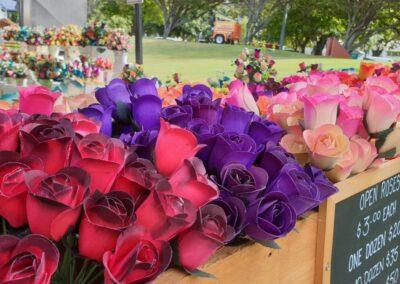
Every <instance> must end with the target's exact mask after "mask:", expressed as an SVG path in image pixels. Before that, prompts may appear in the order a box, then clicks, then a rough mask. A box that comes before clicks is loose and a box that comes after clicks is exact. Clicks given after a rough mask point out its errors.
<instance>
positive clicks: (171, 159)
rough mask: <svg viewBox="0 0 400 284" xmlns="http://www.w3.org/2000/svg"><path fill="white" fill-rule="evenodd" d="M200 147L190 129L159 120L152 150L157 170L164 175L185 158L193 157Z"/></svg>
mask: <svg viewBox="0 0 400 284" xmlns="http://www.w3.org/2000/svg"><path fill="white" fill-rule="evenodd" d="M171 145H179V147H171ZM202 147H203V146H202V145H198V143H197V139H196V136H194V134H193V133H191V132H190V131H188V130H185V129H182V128H179V127H176V126H173V125H170V124H168V123H167V122H165V121H163V120H161V130H160V134H159V135H158V138H157V142H156V147H155V150H154V156H155V164H156V167H157V170H158V171H159V172H160V173H161V174H162V175H164V176H167V177H169V176H171V175H172V174H173V173H174V172H175V171H176V170H177V169H178V168H179V167H180V166H181V165H182V163H183V161H184V160H185V159H189V158H192V157H194V156H195V155H196V154H197V152H198V151H199V150H200V149H201V148H202Z"/></svg>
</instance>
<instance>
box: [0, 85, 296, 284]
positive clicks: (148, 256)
mask: <svg viewBox="0 0 400 284" xmlns="http://www.w3.org/2000/svg"><path fill="white" fill-rule="evenodd" d="M59 95H60V94H54V93H51V92H50V91H49V90H48V89H46V88H44V87H29V88H27V89H22V90H21V104H20V111H21V112H20V113H18V112H15V111H10V112H6V111H1V112H0V181H1V183H0V216H1V217H2V218H4V219H5V220H7V222H8V224H9V225H10V226H11V227H13V228H22V229H23V228H24V227H25V226H26V225H27V228H28V229H29V233H30V234H28V235H26V234H23V235H26V236H25V237H23V238H21V239H18V238H17V237H13V236H11V235H5V236H1V237H0V282H1V283H11V282H15V281H24V283H25V282H26V283H31V282H32V283H50V281H51V278H52V276H53V274H54V273H55V272H56V270H57V266H58V263H59V259H60V257H65V255H67V254H68V253H67V251H68V250H69V249H70V248H69V247H64V244H65V242H64V241H63V242H61V240H62V239H63V238H64V237H67V236H73V237H76V238H77V246H76V247H74V248H73V249H74V251H75V250H76V249H77V251H78V252H79V255H80V256H83V257H85V258H87V259H91V260H94V261H99V262H102V263H103V266H104V280H105V283H125V282H126V283H144V282H149V281H151V280H153V279H154V278H156V277H157V275H159V274H160V273H161V272H163V271H164V270H165V269H167V267H168V266H169V265H170V262H171V259H172V253H173V251H172V248H171V246H170V244H169V242H170V241H171V240H174V241H175V243H176V248H175V249H174V253H175V254H176V258H177V259H178V260H179V263H180V264H181V265H182V266H183V267H184V268H185V269H187V270H188V271H192V270H194V269H195V268H196V267H198V266H199V265H201V264H203V263H204V262H205V261H207V259H208V258H209V257H210V256H211V255H212V254H213V253H214V252H215V251H216V250H217V249H218V248H219V247H220V246H222V245H224V244H225V243H227V242H229V241H230V240H232V238H233V237H234V235H235V231H234V228H233V227H232V226H231V225H230V223H231V221H232V217H233V216H227V215H226V213H225V211H224V209H223V207H222V206H225V204H222V205H221V206H220V205H218V202H216V203H215V204H210V202H211V201H213V200H216V199H217V198H218V196H219V190H218V187H217V186H216V185H215V184H214V183H212V182H211V180H209V179H208V178H207V174H206V170H205V168H204V166H203V163H202V162H201V160H199V159H198V158H196V157H195V155H196V154H197V153H198V152H199V151H200V150H201V149H202V148H203V145H199V144H198V140H197V138H196V136H195V135H194V134H193V133H192V132H190V131H188V130H185V129H182V128H179V127H177V126H172V125H170V124H169V123H167V122H164V121H163V120H161V122H160V119H159V118H158V122H157V124H158V125H159V126H160V130H159V133H158V136H157V138H156V141H155V146H154V150H153V153H152V156H153V158H154V163H153V162H151V161H150V160H147V159H144V158H141V157H139V156H138V155H137V154H136V153H135V148H134V147H126V146H125V145H124V144H123V142H122V141H121V140H119V139H115V138H110V137H106V136H104V135H102V134H99V133H98V132H99V129H100V125H99V122H98V121H95V120H91V119H89V118H87V117H85V116H84V115H82V114H79V113H70V114H66V115H62V114H51V115H50V116H49V113H50V112H51V111H52V107H53V105H54V102H55V100H56V98H57V97H58V96H59ZM149 111H151V110H149ZM33 113H35V114H33ZM171 145H176V146H177V147H173V148H171ZM263 178H264V179H265V177H263ZM272 196H273V195H272ZM279 198H280V199H279V200H277V201H275V200H274V201H273V202H275V203H277V204H276V205H272V204H267V206H266V207H268V208H270V207H275V208H276V209H275V210H278V211H279V210H281V209H280V206H286V207H287V208H286V207H285V208H283V209H282V210H285V212H286V213H285V214H292V215H293V214H294V212H293V209H291V207H290V205H289V204H286V203H285V202H286V197H283V196H281V195H279ZM281 199H282V200H281ZM280 203H282V205H279V204H280ZM264 206H265V205H264ZM265 210H267V209H265ZM269 210H270V211H271V210H273V209H272V208H271V209H269ZM264 214H267V213H264ZM277 214H278V213H277ZM292 215H291V216H288V218H289V217H290V222H294V221H293V216H292ZM279 225H281V224H279ZM288 225H290V226H292V224H291V223H290V224H288ZM288 225H286V224H285V225H284V226H285V228H286V226H288ZM274 226H275V225H274ZM282 229H284V228H282ZM20 231H21V230H20ZM24 232H26V230H24ZM55 243H57V246H58V248H59V249H58V248H57V247H56V244H55ZM62 254H64V256H62ZM69 254H71V253H69ZM60 255H61V256H60ZM64 262H65V260H63V263H64ZM67 263H68V260H67ZM60 265H61V264H60ZM75 271H76V272H75V274H74V272H73V270H72V272H71V273H72V275H69V271H68V276H67V275H64V274H62V273H63V272H64V270H61V271H57V274H59V273H61V274H62V276H58V277H61V279H63V280H64V281H67V279H70V281H73V280H74V279H75V278H74V277H81V275H80V274H81V273H78V272H79V269H77V270H75ZM76 274H78V275H76ZM77 283H81V282H79V281H78V282H77Z"/></svg>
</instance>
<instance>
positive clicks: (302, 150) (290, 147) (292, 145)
mask: <svg viewBox="0 0 400 284" xmlns="http://www.w3.org/2000/svg"><path fill="white" fill-rule="evenodd" d="M280 145H281V146H282V147H283V148H284V149H285V150H286V151H288V152H289V153H291V154H293V155H294V156H295V157H296V160H297V161H298V162H299V163H300V164H302V165H305V164H306V163H308V162H309V153H310V152H309V151H308V148H307V145H306V142H305V141H304V138H303V136H302V135H301V134H300V135H298V134H294V133H288V134H286V135H285V136H283V137H282V139H281V142H280Z"/></svg>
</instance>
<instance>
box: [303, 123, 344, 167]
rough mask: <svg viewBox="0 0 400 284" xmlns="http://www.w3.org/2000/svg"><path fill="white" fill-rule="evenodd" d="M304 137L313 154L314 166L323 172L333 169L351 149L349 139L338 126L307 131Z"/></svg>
mask: <svg viewBox="0 0 400 284" xmlns="http://www.w3.org/2000/svg"><path fill="white" fill-rule="evenodd" d="M303 137H304V140H305V141H306V144H307V147H308V149H309V150H310V152H311V162H312V164H313V165H314V166H316V167H318V168H320V169H323V170H327V169H332V168H333V167H334V166H335V165H336V164H337V163H338V162H339V161H340V160H341V159H342V158H343V156H344V154H345V153H346V152H347V151H348V149H349V144H350V142H349V138H347V136H346V135H344V134H343V131H342V129H341V128H340V127H339V126H337V125H331V124H326V125H323V126H321V127H319V128H318V129H316V130H305V131H304V132H303Z"/></svg>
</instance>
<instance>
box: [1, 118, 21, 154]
mask: <svg viewBox="0 0 400 284" xmlns="http://www.w3.org/2000/svg"><path fill="white" fill-rule="evenodd" d="M19 128H20V123H19V122H18V121H14V120H13V119H12V117H11V116H10V115H8V114H7V113H6V112H3V111H2V110H0V150H1V151H16V150H17V149H18V131H19Z"/></svg>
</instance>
